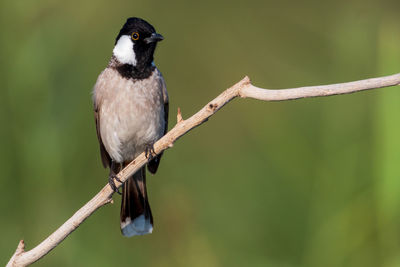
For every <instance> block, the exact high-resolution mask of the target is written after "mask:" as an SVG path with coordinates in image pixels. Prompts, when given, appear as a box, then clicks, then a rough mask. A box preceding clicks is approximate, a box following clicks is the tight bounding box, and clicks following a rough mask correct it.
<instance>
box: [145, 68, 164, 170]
mask: <svg viewBox="0 0 400 267" xmlns="http://www.w3.org/2000/svg"><path fill="white" fill-rule="evenodd" d="M160 75H161V73H160ZM161 82H162V92H163V99H164V133H163V136H164V135H165V134H166V133H167V131H168V113H169V99H168V92H167V86H166V84H165V81H164V78H162V76H161ZM162 154H163V153H162V152H161V153H160V154H159V155H157V156H156V157H154V159H152V160H151V161H150V162H149V163H148V164H147V169H148V170H149V172H151V173H152V174H155V173H156V172H157V169H158V165H159V164H160V160H161V157H162Z"/></svg>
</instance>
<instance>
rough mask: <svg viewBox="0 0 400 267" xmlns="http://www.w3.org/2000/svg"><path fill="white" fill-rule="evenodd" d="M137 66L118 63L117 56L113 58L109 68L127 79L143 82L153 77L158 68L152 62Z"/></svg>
mask: <svg viewBox="0 0 400 267" xmlns="http://www.w3.org/2000/svg"><path fill="white" fill-rule="evenodd" d="M138 63H139V64H136V65H135V66H133V65H131V64H123V63H121V62H119V61H118V59H117V58H116V57H115V56H112V57H111V60H110V62H109V64H108V67H110V68H113V69H115V70H117V71H118V73H119V74H120V75H121V76H122V77H124V78H126V79H135V80H143V79H146V78H148V77H150V76H151V74H152V73H153V71H154V69H155V68H156V67H155V66H154V65H153V64H152V63H151V62H146V63H142V64H140V62H138Z"/></svg>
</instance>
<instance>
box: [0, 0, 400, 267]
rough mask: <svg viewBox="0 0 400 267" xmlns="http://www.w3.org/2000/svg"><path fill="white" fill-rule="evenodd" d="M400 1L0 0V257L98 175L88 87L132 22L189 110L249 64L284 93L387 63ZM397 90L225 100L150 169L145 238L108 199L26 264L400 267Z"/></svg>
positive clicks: (42, 228)
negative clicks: (129, 230) (146, 31)
mask: <svg viewBox="0 0 400 267" xmlns="http://www.w3.org/2000/svg"><path fill="white" fill-rule="evenodd" d="M399 8H400V3H399V2H398V1H382V0H362V1H361V0H338V1H238V0H230V1H209V0H203V1H156V0H154V1H123V0H113V1H104V0H102V1H96V2H94V1H88V0H80V1H77V0H72V1H50V0H36V1H28V0H19V1H12V0H2V1H1V2H0V29H1V34H0V36H1V37H0V58H1V59H0V60H1V64H0V81H1V86H0V103H1V104H0V121H1V130H0V147H1V150H0V172H1V178H0V195H1V201H0V212H1V219H0V231H1V242H0V259H1V262H2V263H1V264H5V263H6V262H7V261H8V259H9V258H10V256H11V255H12V254H13V252H14V250H15V248H16V246H17V243H18V241H19V240H20V239H21V238H23V239H24V240H25V241H26V244H27V248H28V249H29V248H32V247H33V246H35V245H37V244H38V243H39V242H41V241H42V240H43V239H44V238H45V237H47V236H48V235H49V234H50V233H51V232H53V231H54V230H55V229H56V228H57V227H58V226H60V225H61V224H62V223H63V222H64V221H65V220H66V219H67V218H69V217H70V216H71V215H72V214H73V213H74V212H75V211H76V210H77V209H78V208H79V207H81V206H82V205H83V204H84V203H86V202H87V201H88V200H89V199H90V198H91V197H92V196H93V195H94V194H95V193H96V192H98V190H100V189H101V188H102V187H103V186H104V185H105V184H106V181H107V170H105V169H103V167H102V165H101V160H100V156H99V149H98V143H97V138H96V132H95V126H94V120H93V112H92V102H91V90H92V87H93V85H94V83H95V81H96V78H97V75H98V74H99V73H100V72H101V71H102V69H103V68H105V66H106V65H107V62H108V60H109V58H110V56H111V51H112V48H113V44H114V38H115V37H116V35H117V33H118V31H119V29H120V27H121V26H122V24H123V23H124V22H125V20H126V18H127V17H130V16H138V17H142V18H145V19H146V20H148V21H149V22H150V23H152V24H153V25H154V26H155V27H156V29H157V30H158V32H160V33H162V34H163V35H164V36H165V40H164V41H163V42H161V43H160V45H159V46H158V49H157V51H156V59H155V62H156V64H157V66H159V68H160V69H161V71H162V72H163V74H164V76H165V79H166V82H167V86H168V90H169V95H170V101H171V104H170V127H171V126H172V125H174V123H175V121H176V110H177V108H178V107H180V108H181V109H182V112H183V116H184V118H185V117H188V116H190V115H192V114H193V113H194V112H196V111H197V110H199V109H200V108H201V107H202V106H203V105H205V104H206V103H207V102H208V101H209V100H211V99H213V98H214V97H215V96H216V95H217V94H219V93H220V92H221V91H222V90H224V89H225V88H227V87H229V86H231V85H233V84H234V83H235V82H237V81H239V80H240V79H241V78H242V77H244V76H245V75H249V76H250V77H251V79H252V81H253V83H254V84H255V85H256V86H260V87H265V88H287V87H296V86H304V85H317V84H329V83H336V82H345V81H351V80H357V79H363V78H369V77H376V76H381V75H389V74H392V73H397V72H400V27H399V25H400V17H399V15H398V14H399V13H398V12H399ZM399 118H400V90H399V89H398V88H395V87H392V88H385V89H379V90H375V91H369V92H362V93H357V94H352V95H343V96H334V97H326V98H315V99H304V100H297V101H290V102H277V103H267V102H261V101H256V100H251V99H245V100H235V101H233V102H231V103H230V104H229V105H227V106H226V107H224V108H223V109H222V110H221V111H219V112H218V113H217V114H216V115H215V116H214V117H212V118H211V119H210V121H208V122H207V123H206V124H204V125H202V126H201V127H199V128H196V129H195V130H193V131H192V132H190V133H189V134H187V135H185V136H184V137H183V138H181V139H180V140H179V141H178V142H177V143H176V144H175V146H174V147H173V149H170V150H168V151H167V152H166V153H165V154H164V158H163V160H162V163H161V166H160V169H159V171H158V173H157V175H155V176H150V175H149V177H148V184H149V193H150V201H151V206H152V210H153V214H154V218H155V230H154V233H153V234H152V235H147V236H141V237H135V238H131V239H127V238H124V237H123V236H122V235H121V234H120V230H119V209H120V208H119V205H120V197H119V196H118V195H116V196H115V197H114V200H115V204H114V205H108V206H106V207H104V208H102V209H100V210H98V211H97V212H96V213H95V214H94V215H93V216H91V217H90V218H89V219H88V220H87V221H85V222H84V224H83V225H82V226H81V227H79V228H78V229H77V230H76V231H75V232H74V233H73V234H72V235H71V236H69V237H68V238H67V239H66V240H65V241H64V242H63V243H62V244H61V245H59V246H58V247H57V248H56V249H55V250H54V251H52V252H51V253H50V254H49V255H47V256H46V257H45V258H44V259H42V260H41V261H40V262H38V263H36V266H60V267H61V266H283V267H289V266H310V267H313V266H363V267H367V266H389V267H392V266H400V138H399V137H400V125H399Z"/></svg>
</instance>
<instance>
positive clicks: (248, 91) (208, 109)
mask: <svg viewBox="0 0 400 267" xmlns="http://www.w3.org/2000/svg"><path fill="white" fill-rule="evenodd" d="M398 84H400V73H398V74H395V75H391V76H386V77H380V78H373V79H367V80H360V81H355V82H348V83H340V84H332V85H321V86H310V87H300V88H291V89H282V90H270V89H262V88H258V87H255V86H253V85H252V84H251V83H250V80H249V78H248V77H245V78H244V79H243V80H241V81H240V82H238V83H237V84H235V85H234V86H232V87H231V88H229V89H227V90H225V91H224V92H222V93H221V94H220V95H219V96H217V97H216V98H215V99H213V100H212V101H210V102H209V103H208V104H207V105H205V106H204V107H203V108H202V109H201V110H200V111H198V112H197V113H196V114H194V115H193V116H191V117H190V118H188V119H186V120H183V119H182V114H181V112H180V109H178V115H177V124H176V125H175V126H174V128H172V129H171V130H170V131H169V132H168V133H167V134H166V135H165V136H163V137H162V138H161V139H160V140H158V141H157V142H156V143H155V144H154V151H155V153H156V154H160V153H161V152H162V151H164V150H166V149H167V148H169V147H172V146H173V144H174V142H176V140H178V139H179V138H180V137H181V136H183V135H184V134H186V133H187V132H189V131H190V130H192V129H193V128H195V127H197V126H199V125H200V124H202V123H204V122H206V121H207V120H208V118H209V117H211V116H212V115H214V114H215V113H216V112H217V111H218V110H219V109H220V108H222V107H223V106H224V105H225V104H227V103H228V102H229V101H231V100H232V99H234V98H236V97H239V96H240V97H243V98H245V97H249V98H254V99H259V100H263V101H283V100H291V99H299V98H306V97H318V96H330V95H338V94H349V93H354V92H359V91H363V90H370V89H376V88H381V87H387V86H393V85H398ZM146 163H147V158H146V157H145V153H142V154H140V155H139V156H138V157H137V158H136V159H134V160H133V161H132V162H131V163H130V164H129V165H127V166H126V167H125V168H124V169H123V170H122V171H121V172H120V173H118V178H119V179H120V180H121V181H122V182H124V181H126V180H127V179H128V177H130V176H131V175H132V174H134V173H135V172H136V171H137V170H139V169H140V168H141V167H142V166H143V165H144V164H146ZM115 183H116V186H118V188H119V187H120V186H121V185H122V183H118V182H117V181H116V182H115ZM113 193H114V191H113V190H112V189H111V187H110V185H108V184H107V185H106V186H105V187H104V188H103V189H102V190H101V191H100V192H99V193H98V194H97V195H96V196H94V197H93V198H92V199H91V200H90V201H89V202H88V203H86V204H85V205H84V206H83V207H82V208H81V209H79V210H78V211H77V212H76V213H75V214H74V215H73V216H72V217H71V218H70V219H68V220H67V221H66V222H65V223H64V224H63V225H61V227H60V228H58V229H57V230H56V231H55V232H54V233H52V234H51V235H50V236H49V237H48V238H46V239H45V240H44V241H42V243H40V244H39V245H37V246H36V247H35V248H33V249H31V250H29V251H24V247H25V246H24V241H23V240H21V241H20V243H19V245H18V248H17V250H16V252H15V253H14V255H13V256H12V258H11V259H10V261H9V262H8V264H7V266H27V265H29V264H31V263H33V262H35V261H37V260H39V259H40V258H42V257H43V256H44V255H46V254H47V253H49V252H50V251H51V250H52V249H53V248H55V247H56V246H57V245H58V244H59V243H60V242H61V241H63V240H64V239H65V238H66V237H67V236H68V235H69V234H70V233H72V232H73V231H74V230H75V229H76V228H77V227H79V225H80V224H81V223H82V222H83V221H84V220H85V219H86V218H88V217H89V216H90V215H91V214H92V213H93V212H95V211H96V210H97V209H98V208H100V207H102V206H104V205H105V204H108V203H110V202H112V199H111V197H112V195H113Z"/></svg>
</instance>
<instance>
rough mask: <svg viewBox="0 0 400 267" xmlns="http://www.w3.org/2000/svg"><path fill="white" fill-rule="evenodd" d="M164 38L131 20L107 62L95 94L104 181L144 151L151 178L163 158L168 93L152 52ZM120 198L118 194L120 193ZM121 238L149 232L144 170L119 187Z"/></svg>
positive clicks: (112, 182)
mask: <svg viewBox="0 0 400 267" xmlns="http://www.w3.org/2000/svg"><path fill="white" fill-rule="evenodd" d="M163 39H164V37H163V36H162V35H161V34H159V33H157V32H156V30H155V29H154V27H153V26H152V25H151V24H150V23H148V22H147V21H145V20H143V19H141V18H137V17H131V18H128V19H127V20H126V22H125V24H124V25H123V26H122V28H121V30H120V31H119V33H118V35H117V37H116V39H115V44H114V48H113V51H112V56H111V59H110V60H109V63H108V65H107V67H106V68H105V69H104V70H103V71H102V72H101V73H100V75H99V76H98V78H97V81H96V83H95V86H94V89H93V107H94V117H95V123H96V132H97V137H98V141H99V145H100V155H101V160H102V163H103V166H104V167H105V168H107V167H108V168H109V169H110V173H109V177H108V182H109V184H110V186H111V187H112V189H113V190H114V191H116V192H119V191H118V189H117V188H116V186H115V179H116V180H117V181H119V179H118V178H117V176H116V174H117V173H118V172H119V171H120V170H121V169H122V168H124V167H125V166H126V165H127V164H129V162H131V161H132V160H133V159H134V158H136V157H137V156H138V155H139V154H141V153H143V152H146V157H148V162H147V169H148V171H149V172H150V173H152V174H155V173H156V171H157V169H158V166H159V163H160V160H161V156H162V154H159V155H157V156H153V155H152V153H154V147H153V144H154V143H155V142H156V141H157V140H158V139H160V138H161V137H162V136H163V135H165V133H166V131H167V128H168V106H169V100H168V93H167V89H166V85H165V81H164V78H163V76H162V74H161V72H160V71H159V70H158V68H157V67H156V65H155V64H154V61H153V57H154V51H155V49H156V46H157V44H158V42H160V41H162V40H163ZM120 194H121V193H120ZM120 223H121V232H122V234H123V235H124V236H127V237H131V236H135V235H144V234H150V233H152V231H153V215H152V213H151V209H150V205H149V200H148V195H147V188H146V166H144V167H142V168H140V169H139V170H138V171H137V172H136V173H135V174H133V175H132V176H131V177H129V178H128V179H127V181H126V182H125V183H124V184H123V186H122V201H121V213H120Z"/></svg>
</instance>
